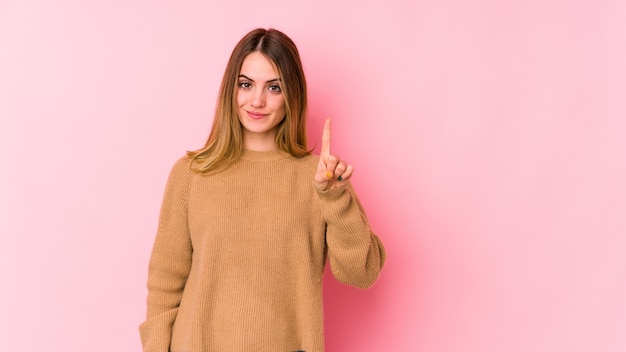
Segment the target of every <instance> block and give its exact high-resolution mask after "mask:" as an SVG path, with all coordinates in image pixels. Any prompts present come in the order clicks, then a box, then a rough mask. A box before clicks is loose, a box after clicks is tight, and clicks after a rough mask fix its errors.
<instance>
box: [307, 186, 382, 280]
mask: <svg viewBox="0 0 626 352" xmlns="http://www.w3.org/2000/svg"><path fill="white" fill-rule="evenodd" d="M318 195H319V197H320V200H321V206H322V217H323V219H324V221H325V222H326V244H327V246H328V260H329V262H330V269H331V272H332V273H333V276H334V277H335V278H336V279H337V280H338V281H339V282H341V283H344V284H348V285H352V286H356V287H359V288H363V289H365V288H369V287H371V286H372V285H373V284H374V282H375V281H376V279H378V275H379V274H380V271H381V269H382V267H383V265H384V263H385V258H386V255H385V248H384V246H383V244H382V242H381V241H380V239H379V238H378V237H377V236H376V235H375V234H374V233H372V231H371V229H370V226H369V223H368V221H367V217H366V215H365V212H364V211H363V207H362V206H361V203H360V202H359V199H358V198H357V196H356V193H355V192H354V189H353V188H352V185H351V184H349V183H348V184H346V186H345V187H338V188H333V189H329V190H326V191H319V190H318Z"/></svg>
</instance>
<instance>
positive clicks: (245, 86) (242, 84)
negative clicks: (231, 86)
mask: <svg viewBox="0 0 626 352" xmlns="http://www.w3.org/2000/svg"><path fill="white" fill-rule="evenodd" d="M238 86H239V87H240V88H244V89H248V88H250V87H252V84H250V82H246V81H241V82H239V84H238Z"/></svg>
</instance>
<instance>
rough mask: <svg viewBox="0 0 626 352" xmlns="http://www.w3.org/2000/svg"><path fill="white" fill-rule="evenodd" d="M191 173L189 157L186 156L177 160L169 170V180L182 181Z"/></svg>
mask: <svg viewBox="0 0 626 352" xmlns="http://www.w3.org/2000/svg"><path fill="white" fill-rule="evenodd" d="M190 173H191V157H190V156H188V155H185V156H182V157H180V158H178V159H177V160H176V161H175V162H174V165H172V168H171V170H170V180H184V179H188V178H189V174H190Z"/></svg>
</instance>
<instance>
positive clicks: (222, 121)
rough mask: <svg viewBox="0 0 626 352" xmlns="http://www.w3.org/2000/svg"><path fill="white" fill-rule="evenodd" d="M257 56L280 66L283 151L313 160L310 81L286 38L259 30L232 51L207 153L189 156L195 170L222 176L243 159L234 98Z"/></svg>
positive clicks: (280, 146)
mask: <svg viewBox="0 0 626 352" xmlns="http://www.w3.org/2000/svg"><path fill="white" fill-rule="evenodd" d="M257 51H258V52H260V53H261V54H263V55H264V56H265V57H267V58H268V59H269V60H270V61H271V62H272V63H273V64H274V65H275V66H276V69H277V70H278V74H279V77H280V80H281V82H282V92H283V95H284V97H285V110H286V116H285V118H284V119H283V120H282V121H281V122H280V124H279V125H278V130H277V133H276V146H277V148H278V150H280V151H283V152H287V153H289V154H291V155H292V156H295V157H303V156H305V155H309V154H310V152H311V151H310V150H308V149H307V143H306V108H307V90H306V80H305V78H304V71H303V69H302V63H301V61H300V55H299V53H298V49H297V48H296V45H295V44H294V42H293V41H292V40H291V39H290V38H289V37H287V36H286V35H285V34H284V33H282V32H280V31H278V30H275V29H267V30H266V29H263V28H257V29H255V30H253V31H251V32H250V33H248V34H246V35H245V36H244V37H243V38H242V39H241V40H240V41H239V43H237V45H236V46H235V49H233V52H232V54H231V56H230V59H229V60H228V64H227V66H226V71H225V72H224V77H223V78H222V84H221V87H220V92H219V96H218V102H217V106H216V109H215V118H214V120H213V127H212V128H211V133H210V134H209V138H208V139H207V141H206V143H205V145H204V147H203V148H201V149H199V150H196V151H189V152H187V155H189V156H190V157H191V159H192V163H191V168H192V170H194V171H197V172H205V173H215V172H219V171H222V170H224V169H226V168H227V167H228V166H230V165H231V164H232V163H234V162H235V161H236V160H237V159H239V157H240V156H241V153H242V150H243V132H242V127H241V123H240V122H239V117H238V115H237V104H236V96H235V93H236V87H237V82H238V77H239V73H240V70H241V66H242V64H243V60H244V59H245V57H246V56H248V55H249V54H250V53H253V52H257Z"/></svg>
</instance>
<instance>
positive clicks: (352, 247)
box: [140, 151, 385, 352]
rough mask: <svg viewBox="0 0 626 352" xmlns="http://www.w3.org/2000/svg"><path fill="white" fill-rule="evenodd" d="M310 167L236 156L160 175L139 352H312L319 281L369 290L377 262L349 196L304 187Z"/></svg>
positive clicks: (318, 324) (376, 244)
mask: <svg viewBox="0 0 626 352" xmlns="http://www.w3.org/2000/svg"><path fill="white" fill-rule="evenodd" d="M317 161H318V157H316V156H308V157H304V158H301V159H297V158H294V157H292V156H290V155H289V154H286V153H282V152H252V151H244V154H243V156H242V157H241V158H240V159H239V160H238V161H237V162H236V163H235V164H234V165H233V166H231V167H230V168H228V169H227V170H226V171H223V172H220V173H218V174H215V175H209V176H207V175H201V174H198V173H195V172H193V171H190V169H189V158H187V157H184V158H182V159H180V160H178V161H177V162H176V164H175V165H174V167H173V168H172V172H171V174H170V177H169V180H168V183H167V187H166V191H165V196H164V200H163V205H162V209H161V215H160V219H159V226H158V230H157V235H156V239H155V242H154V248H153V251H152V257H151V259H150V266H149V275H148V299H147V300H148V309H147V319H146V321H145V322H143V323H142V324H141V326H140V334H141V339H142V343H143V349H144V351H146V352H167V351H171V352H243V351H245V352H251V351H254V352H294V351H305V352H320V351H323V350H324V335H323V323H324V322H323V315H322V309H323V306H322V276H323V273H324V266H325V263H326V261H327V260H328V262H329V263H330V268H331V271H332V273H333V275H334V276H335V278H337V280H339V281H340V282H342V283H345V284H349V285H354V286H357V287H360V288H367V287H369V286H371V285H372V284H373V283H374V281H376V279H377V278H378V274H379V272H380V270H381V268H382V266H383V264H384V261H385V251H384V247H383V245H382V243H381V242H380V240H379V239H378V237H376V236H375V235H374V234H373V233H372V232H371V231H370V228H369V225H368V222H367V218H366V216H365V214H364V212H363V209H362V207H361V205H360V203H359V201H358V199H357V197H356V195H355V193H354V190H353V188H352V187H351V186H350V185H348V186H347V187H345V188H338V189H332V190H328V191H324V192H319V191H316V190H315V188H314V187H313V185H312V180H313V175H314V173H315V170H316V167H317Z"/></svg>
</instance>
